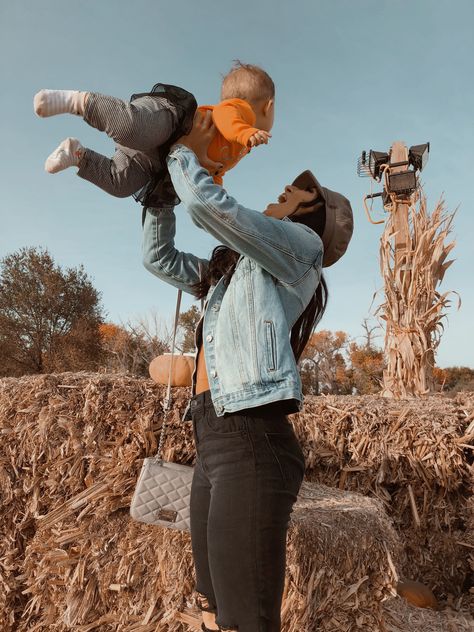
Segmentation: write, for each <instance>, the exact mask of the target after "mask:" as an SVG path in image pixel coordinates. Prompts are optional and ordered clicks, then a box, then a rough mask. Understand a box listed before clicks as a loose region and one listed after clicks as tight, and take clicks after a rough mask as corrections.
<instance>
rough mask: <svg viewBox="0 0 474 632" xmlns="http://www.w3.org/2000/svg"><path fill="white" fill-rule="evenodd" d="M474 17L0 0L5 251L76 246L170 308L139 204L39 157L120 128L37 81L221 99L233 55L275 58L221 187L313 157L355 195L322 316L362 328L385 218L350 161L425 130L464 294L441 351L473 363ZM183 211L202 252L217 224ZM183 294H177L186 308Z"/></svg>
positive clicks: (273, 4)
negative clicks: (265, 118) (148, 259)
mask: <svg viewBox="0 0 474 632" xmlns="http://www.w3.org/2000/svg"><path fill="white" fill-rule="evenodd" d="M473 24H474V3H473V2H472V1H471V0H451V1H450V2H448V1H446V0H438V1H436V2H433V1H431V0H411V1H408V0H405V1H402V0H390V1H387V0H325V1H321V0H312V1H311V0H294V1H293V2H291V3H290V2H285V3H282V2H278V1H275V0H259V1H252V2H250V1H249V0H240V2H238V3H236V2H233V1H232V2H231V1H229V0H221V2H219V3H216V2H211V1H210V0H200V2H193V1H191V0H189V1H183V0H181V1H178V0H174V1H172V2H162V1H161V0H155V1H149V0H134V2H129V1H128V0H127V1H125V0H114V1H112V0H107V1H106V0H80V1H79V2H77V1H76V2H70V1H69V0H43V1H42V2H37V1H36V0H28V1H25V0H17V1H16V2H14V3H13V2H8V3H7V2H6V1H5V0H0V52H1V55H0V77H1V84H2V88H3V89H2V98H1V101H0V138H1V140H2V145H3V152H2V159H1V172H0V178H1V187H0V215H1V229H0V257H3V256H4V255H5V254H7V253H10V252H13V251H15V250H17V249H18V248H20V247H22V246H43V247H47V248H48V249H49V251H50V252H51V254H52V255H53V257H54V258H55V260H56V262H57V263H58V264H60V265H61V266H77V265H79V264H80V263H83V264H84V267H85V269H86V271H87V273H88V274H89V275H90V277H91V278H92V280H93V282H94V284H95V286H96V287H97V288H98V290H99V291H100V292H101V293H102V303H103V305H104V307H105V309H106V311H107V314H108V317H109V319H110V320H111V321H114V322H117V323H120V322H126V321H127V320H128V319H134V318H138V317H141V316H145V315H146V314H148V313H150V312H152V311H157V312H158V313H159V314H161V315H162V316H163V317H164V318H166V319H167V320H169V319H170V318H171V315H172V313H173V308H174V303H175V290H174V289H173V288H172V287H171V286H168V285H167V284H165V283H163V282H161V281H159V280H158V279H157V278H155V277H153V276H152V275H151V274H149V273H148V272H147V271H146V270H145V268H144V267H143V266H142V263H141V224H140V215H141V207H140V206H139V205H137V204H136V203H135V202H134V201H133V200H132V199H131V198H130V199H125V200H120V199H116V198H113V197H111V196H108V195H107V194H106V193H104V192H103V191H101V190H100V189H97V188H96V187H94V186H93V185H91V184H90V183H88V182H85V181H84V180H82V179H81V178H78V177H77V176H76V175H75V169H69V170H67V171H65V172H62V173H60V174H56V175H51V174H47V173H46V172H45V171H44V169H43V164H44V160H45V159H46V157H47V156H48V154H49V153H50V152H51V151H52V150H53V149H54V148H55V147H56V146H57V144H58V143H59V142H60V141H61V140H63V138H65V137H67V136H75V137H77V138H79V139H80V140H81V142H82V143H83V144H84V145H86V146H88V147H91V148H93V149H95V150H96V151H99V152H102V153H104V154H107V155H111V154H112V153H113V142H112V141H111V140H110V139H108V138H107V137H106V136H105V135H104V134H101V133H100V132H98V131H96V130H94V129H92V128H90V127H88V125H87V124H86V123H85V122H84V121H82V119H80V118H79V117H73V116H68V115H62V116H57V117H52V118H48V119H40V118H38V117H36V116H35V114H34V113H33V107H32V100H33V95H34V93H35V92H36V91H37V90H39V89H41V88H53V89H56V88H65V89H78V90H91V91H96V92H102V93H104V94H112V95H114V96H118V97H121V98H124V99H128V98H129V97H130V95H131V94H132V93H134V92H141V91H146V90H148V89H149V88H150V87H151V86H152V85H153V84H154V83H156V82H157V81H162V82H165V83H174V84H177V85H182V86H183V87H185V88H187V89H188V90H190V91H191V92H193V93H194V94H195V96H196V98H197V100H198V103H214V102H216V101H217V100H218V98H219V86H220V79H221V76H222V74H223V73H225V72H226V71H227V70H228V69H229V67H230V66H231V64H232V60H233V59H236V58H239V59H241V60H243V61H247V62H250V63H256V64H259V65H261V66H263V67H264V68H265V69H266V70H267V71H268V72H269V73H270V75H271V76H272V78H273V80H274V82H275V84H276V89H277V94H276V117H275V125H274V128H273V130H272V134H273V137H272V139H271V142H270V144H269V145H268V146H262V147H259V148H257V149H256V150H255V151H253V152H252V154H251V155H250V156H248V157H247V158H245V160H243V161H242V162H241V163H240V164H239V165H238V167H237V168H235V169H234V170H233V171H231V172H230V173H229V174H227V176H226V182H225V184H226V188H227V190H228V192H229V193H230V194H231V195H233V196H234V197H236V198H237V199H238V200H239V202H241V203H242V204H244V205H245V206H247V207H249V208H254V209H256V210H263V209H264V208H265V207H266V205H267V203H268V202H270V201H275V200H276V197H277V195H278V193H279V192H280V191H281V189H282V187H283V186H284V185H285V184H287V183H289V182H291V181H292V180H293V178H294V177H295V176H296V175H297V174H298V173H299V172H300V171H302V170H303V169H307V168H309V169H311V170H312V171H313V172H314V173H315V174H316V175H317V177H318V179H319V180H320V182H321V183H322V184H323V186H327V187H329V188H331V189H335V190H338V191H340V192H341V193H343V194H344V195H346V196H347V197H348V198H349V199H350V200H351V203H352V207H353V211H354V219H355V229H354V236H353V239H352V242H351V245H350V248H349V250H348V252H347V254H346V256H345V257H344V258H343V259H341V261H340V262H339V263H338V264H337V265H335V266H334V267H333V268H329V269H328V270H326V278H327V281H328V284H329V288H330V293H331V297H330V304H329V307H328V309H327V311H326V314H325V316H324V319H323V321H322V322H321V324H320V328H325V329H331V330H337V329H343V330H345V331H347V332H348V333H349V334H350V336H351V337H354V338H357V336H360V335H361V334H362V328H361V322H362V320H363V319H364V318H366V317H368V316H370V311H369V310H370V305H371V302H372V296H373V294H374V292H375V291H376V290H377V289H379V290H381V289H382V283H381V277H380V273H379V262H378V247H379V238H380V234H381V227H380V226H372V225H371V224H369V222H368V221H367V220H366V219H365V215H364V210H363V206H362V197H363V195H364V193H366V192H367V191H368V189H369V186H370V184H369V180H368V179H362V178H358V177H357V175H356V161H357V157H358V155H359V154H360V152H361V150H362V149H370V148H372V149H377V150H381V151H383V150H387V149H388V148H389V147H390V145H391V143H392V141H394V140H404V141H405V142H406V143H407V144H408V145H413V144H419V143H423V142H426V141H430V143H431V155H430V159H429V162H428V165H427V167H426V169H425V171H424V172H423V181H424V183H425V190H426V193H427V195H428V203H429V206H430V207H433V205H434V204H435V203H436V201H437V200H438V198H439V196H440V195H441V194H444V197H445V199H446V203H447V206H448V208H449V209H454V208H455V207H457V206H459V210H458V212H457V215H456V218H455V222H454V231H453V237H454V238H455V239H456V242H457V245H456V248H455V250H454V256H455V257H456V262H455V263H454V264H453V266H452V267H451V268H450V269H449V270H448V272H447V274H446V277H445V279H444V281H443V283H442V284H441V286H440V289H441V290H442V291H446V290H450V289H453V290H456V291H457V292H459V293H460V295H461V297H462V301H463V303H462V307H461V309H460V310H459V311H457V310H456V308H455V302H456V300H454V301H453V306H452V308H451V310H450V312H449V316H448V322H447V323H446V332H445V334H444V336H443V338H442V342H441V345H440V347H439V351H438V356H437V360H438V364H439V365H440V366H449V365H470V366H474V362H473V350H474V344H473V342H472V340H473V336H472V330H471V325H470V323H471V322H472V321H471V317H472V316H471V315H472V311H473V308H474V299H473V291H472V277H473V272H474V265H473V262H472V256H473V248H472V239H473V233H474V205H473V202H474V189H473V187H472V182H471V178H472V177H473V173H472V160H471V156H472V149H473V146H474V144H473V141H474V138H473V136H474V134H473V128H474V126H473V112H474V85H473V82H472V77H473V75H474V73H473V70H474V69H473V65H474V61H473V60H474V38H473V37H472V25H473ZM176 214H177V237H176V245H177V247H178V248H179V249H180V250H184V251H186V252H193V253H195V254H197V255H199V256H208V255H209V254H210V252H211V250H212V248H213V247H214V246H215V245H216V244H217V242H215V240H214V239H213V238H211V237H210V236H208V235H207V234H206V233H205V232H204V231H202V230H200V229H198V228H197V227H196V226H194V225H193V224H192V222H191V220H190V218H189V217H188V215H187V213H186V209H185V208H184V207H183V206H182V205H180V206H178V207H177V209H176ZM454 299H455V297H454ZM191 304H192V300H191V297H189V298H188V297H185V298H184V300H183V309H186V308H187V307H188V306H190V305H191ZM372 311H373V308H372ZM378 342H379V343H380V344H381V343H382V338H380V339H379V341H378Z"/></svg>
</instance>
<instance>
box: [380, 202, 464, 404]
mask: <svg viewBox="0 0 474 632" xmlns="http://www.w3.org/2000/svg"><path fill="white" fill-rule="evenodd" d="M397 217H398V216H397ZM453 217H454V213H451V214H448V213H447V212H446V210H445V206H444V201H443V200H442V199H440V201H439V202H438V204H437V205H436V207H435V209H434V211H433V212H432V213H431V214H429V213H428V211H427V205H426V197H425V195H424V194H423V192H421V194H420V195H419V196H418V197H416V196H413V198H412V199H411V203H410V206H409V208H408V213H407V214H406V218H405V219H404V222H405V223H406V225H405V226H404V235H405V237H406V239H407V244H406V249H405V250H404V251H403V253H402V258H401V259H399V253H398V251H396V249H395V246H394V239H395V236H396V233H397V230H399V228H398V224H397V221H398V220H397V221H395V220H396V219H397V218H395V216H394V213H389V217H388V219H387V222H386V224H385V229H384V232H383V234H382V237H381V240H380V269H381V274H382V277H383V280H384V291H385V297H384V302H383V303H382V304H381V305H380V306H379V307H378V309H377V311H376V313H377V314H380V318H381V319H382V320H384V321H385V357H386V364H387V366H386V368H385V369H384V372H383V389H382V392H381V395H382V396H384V397H393V398H396V399H400V398H403V397H407V396H420V395H425V394H427V393H428V392H430V391H431V390H433V389H432V378H431V376H432V369H433V366H434V357H435V352H436V349H437V347H438V345H439V342H440V338H441V333H442V331H443V322H442V321H443V318H444V317H445V316H446V310H447V308H448V306H449V304H450V301H449V299H448V296H449V294H451V292H444V293H443V294H440V293H439V292H438V290H437V286H438V285H439V283H441V281H442V280H443V277H444V273H445V272H446V270H447V268H448V267H449V266H450V265H451V264H452V262H453V260H449V261H446V258H447V256H448V254H449V252H450V251H451V250H452V249H453V248H454V245H455V242H454V241H451V242H450V243H447V241H446V240H447V238H448V235H449V233H450V232H451V224H452V220H453ZM398 219H400V218H398Z"/></svg>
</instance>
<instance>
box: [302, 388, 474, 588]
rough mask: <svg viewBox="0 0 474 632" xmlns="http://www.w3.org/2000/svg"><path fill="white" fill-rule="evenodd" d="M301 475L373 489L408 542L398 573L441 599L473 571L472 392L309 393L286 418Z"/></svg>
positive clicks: (369, 493)
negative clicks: (403, 396)
mask: <svg viewBox="0 0 474 632" xmlns="http://www.w3.org/2000/svg"><path fill="white" fill-rule="evenodd" d="M291 419H292V422H293V425H294V427H295V432H296V434H297V435H298V438H299V440H300V442H301V444H302V448H303V452H304V454H305V460H306V468H307V469H306V477H307V478H308V480H312V481H316V482H320V483H323V484H326V485H329V486H331V487H338V488H340V489H346V490H350V491H355V492H358V493H360V494H363V495H366V496H370V497H373V498H378V499H379V500H380V501H381V502H382V503H383V505H384V507H385V509H386V511H387V512H388V515H389V516H390V517H391V518H392V520H393V522H394V525H395V528H396V530H397V533H398V534H399V536H400V538H401V540H402V542H403V543H404V546H405V552H406V563H405V564H404V566H403V568H402V569H401V573H402V574H403V575H405V576H406V577H407V578H410V579H416V580H419V581H421V582H423V583H424V584H427V585H429V586H430V588H431V589H432V590H434V591H435V593H436V595H437V597H438V599H440V598H441V599H446V598H448V596H449V594H454V595H457V596H459V595H460V594H461V593H462V592H463V590H466V583H467V582H468V581H469V575H470V572H471V570H470V568H469V556H468V553H469V551H472V549H470V548H469V547H470V546H471V545H472V544H474V542H472V530H471V531H469V529H468V520H469V509H468V502H467V501H468V498H469V497H470V496H471V494H472V471H471V469H472V465H471V464H472V460H473V453H474V451H473V447H474V446H473V444H474V422H473V419H474V395H473V394H472V393H470V394H468V393H464V394H463V393H460V394H457V395H456V396H455V397H453V398H449V397H446V396H443V395H432V396H430V397H426V398H420V399H411V400H403V401H394V400H391V399H385V398H380V397H378V396H369V395H364V396H358V397H353V396H326V397H308V398H306V401H305V408H304V412H303V413H300V414H298V415H294V416H293V417H292V418H291Z"/></svg>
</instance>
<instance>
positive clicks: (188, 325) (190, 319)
mask: <svg viewBox="0 0 474 632" xmlns="http://www.w3.org/2000/svg"><path fill="white" fill-rule="evenodd" d="M200 318H201V312H200V310H199V309H198V308H197V307H196V305H192V306H191V307H190V308H189V309H188V310H187V311H186V312H183V313H182V314H180V315H179V320H178V324H179V327H180V329H181V340H180V342H179V349H180V351H181V352H182V353H189V352H192V351H194V350H195V344H194V334H195V331H196V327H197V324H198V322H199V320H200Z"/></svg>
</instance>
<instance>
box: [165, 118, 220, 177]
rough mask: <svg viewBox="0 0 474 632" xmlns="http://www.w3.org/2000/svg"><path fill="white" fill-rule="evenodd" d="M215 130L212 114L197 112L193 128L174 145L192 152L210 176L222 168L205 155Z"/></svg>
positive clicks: (218, 163)
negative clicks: (182, 146)
mask: <svg viewBox="0 0 474 632" xmlns="http://www.w3.org/2000/svg"><path fill="white" fill-rule="evenodd" d="M215 133H216V128H215V126H214V123H213V122H212V112H211V111H210V110H207V111H206V113H205V114H202V113H201V112H199V111H198V110H197V111H196V113H195V115H194V122H193V128H192V130H191V132H190V133H189V134H188V135H187V136H181V138H179V139H178V140H177V141H176V144H180V145H185V146H186V147H189V149H191V151H193V152H194V153H195V154H196V156H197V159H198V160H199V162H200V163H201V166H202V167H204V169H207V170H208V171H209V173H210V174H211V175H213V176H214V175H218V173H219V172H220V170H221V169H222V167H223V164H222V163H220V162H214V161H213V160H211V159H210V158H209V156H208V155H207V150H208V148H209V145H210V143H211V141H212V139H213V138H214V136H215Z"/></svg>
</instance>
